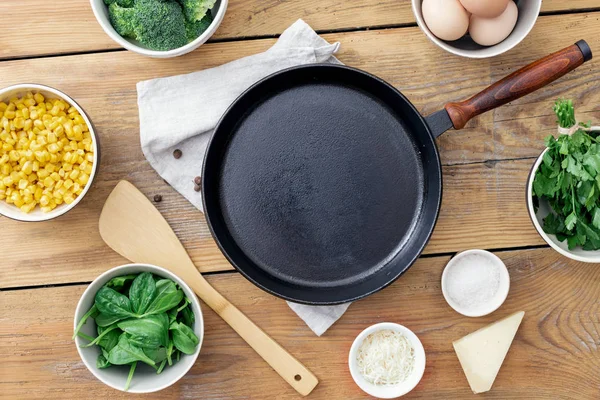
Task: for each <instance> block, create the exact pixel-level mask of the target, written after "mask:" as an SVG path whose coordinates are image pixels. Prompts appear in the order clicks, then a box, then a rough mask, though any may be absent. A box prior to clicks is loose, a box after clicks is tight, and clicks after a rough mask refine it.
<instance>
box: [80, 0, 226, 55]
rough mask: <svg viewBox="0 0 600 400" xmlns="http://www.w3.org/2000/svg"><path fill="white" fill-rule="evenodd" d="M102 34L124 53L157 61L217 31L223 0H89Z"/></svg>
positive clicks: (186, 50)
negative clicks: (122, 49) (123, 50)
mask: <svg viewBox="0 0 600 400" xmlns="http://www.w3.org/2000/svg"><path fill="white" fill-rule="evenodd" d="M90 3H91V5H92V10H93V11H94V15H95V16H96V19H97V20H98V22H99V23H100V26H102V29H104V32H106V34H107V35H108V36H110V37H111V38H112V39H113V40H114V41H115V42H117V43H118V44H119V45H121V46H123V47H124V48H126V49H127V50H131V51H134V52H136V53H139V54H142V55H145V56H149V57H157V58H168V57H176V56H180V55H183V54H186V53H189V52H190V51H192V50H195V49H196V48H198V47H199V46H200V45H202V44H203V43H204V42H206V41H207V40H208V39H209V38H210V37H211V36H212V35H213V33H214V32H215V31H216V30H217V28H218V26H219V24H220V23H221V21H222V20H223V16H224V15H225V10H226V9H227V0H90Z"/></svg>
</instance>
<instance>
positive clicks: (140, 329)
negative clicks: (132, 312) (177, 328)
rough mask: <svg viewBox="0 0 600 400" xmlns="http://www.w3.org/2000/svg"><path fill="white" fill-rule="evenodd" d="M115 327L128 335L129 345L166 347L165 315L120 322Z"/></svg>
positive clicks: (167, 330) (167, 337) (167, 319)
mask: <svg viewBox="0 0 600 400" xmlns="http://www.w3.org/2000/svg"><path fill="white" fill-rule="evenodd" d="M117 326H118V327H119V328H121V329H122V330H123V331H124V332H127V333H128V334H129V341H130V343H132V344H134V345H136V346H139V347H144V348H152V347H156V348H158V347H159V346H165V347H166V346H167V344H168V340H169V317H168V316H167V314H166V313H162V314H155V315H149V316H147V317H144V318H138V319H128V320H125V321H120V322H118V323H117Z"/></svg>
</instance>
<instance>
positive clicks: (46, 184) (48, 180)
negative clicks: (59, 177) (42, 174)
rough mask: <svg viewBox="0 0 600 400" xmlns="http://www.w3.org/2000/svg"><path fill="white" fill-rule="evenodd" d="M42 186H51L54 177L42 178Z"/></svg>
mask: <svg viewBox="0 0 600 400" xmlns="http://www.w3.org/2000/svg"><path fill="white" fill-rule="evenodd" d="M44 186H45V187H47V188H51V187H52V186H54V179H52V178H51V177H47V178H46V179H44Z"/></svg>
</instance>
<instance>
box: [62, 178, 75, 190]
mask: <svg viewBox="0 0 600 400" xmlns="http://www.w3.org/2000/svg"><path fill="white" fill-rule="evenodd" d="M63 187H64V188H66V189H71V188H72V187H73V181H72V180H71V179H67V180H66V181H65V183H64V184H63Z"/></svg>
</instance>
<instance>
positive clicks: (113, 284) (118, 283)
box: [105, 274, 136, 293]
mask: <svg viewBox="0 0 600 400" xmlns="http://www.w3.org/2000/svg"><path fill="white" fill-rule="evenodd" d="M135 277H136V275H135V274H132V275H123V276H116V277H114V278H112V279H111V280H110V281H108V282H107V283H106V285H105V286H106V287H109V288H112V289H115V290H116V291H117V292H119V293H124V292H125V289H126V287H127V285H129V284H130V283H131V282H133V280H134V279H135Z"/></svg>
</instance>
